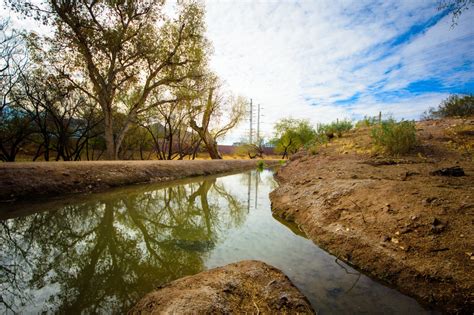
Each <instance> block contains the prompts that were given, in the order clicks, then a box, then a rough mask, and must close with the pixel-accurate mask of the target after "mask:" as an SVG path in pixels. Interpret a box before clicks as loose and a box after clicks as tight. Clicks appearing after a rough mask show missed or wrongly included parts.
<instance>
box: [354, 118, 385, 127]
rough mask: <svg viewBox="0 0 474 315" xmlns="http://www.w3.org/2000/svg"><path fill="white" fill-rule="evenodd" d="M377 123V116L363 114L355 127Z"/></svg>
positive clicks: (370, 125)
mask: <svg viewBox="0 0 474 315" xmlns="http://www.w3.org/2000/svg"><path fill="white" fill-rule="evenodd" d="M378 123H379V118H378V117H377V116H373V117H370V116H364V118H363V119H362V120H359V121H358V122H357V123H356V125H355V127H356V128H362V127H372V126H374V125H376V124H378Z"/></svg>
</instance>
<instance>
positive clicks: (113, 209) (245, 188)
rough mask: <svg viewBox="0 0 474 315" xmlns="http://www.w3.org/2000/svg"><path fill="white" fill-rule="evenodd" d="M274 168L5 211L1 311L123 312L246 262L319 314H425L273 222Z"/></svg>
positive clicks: (0, 214) (1, 213) (0, 236)
mask: <svg viewBox="0 0 474 315" xmlns="http://www.w3.org/2000/svg"><path fill="white" fill-rule="evenodd" d="M275 185H276V184H275V182H274V181H273V176H272V172H271V171H267V170H266V171H263V172H257V171H252V172H246V173H241V174H237V175H230V176H225V177H220V178H216V177H207V178H201V179H198V180H197V181H195V182H188V183H178V184H173V185H172V186H168V187H163V186H159V185H146V186H136V187H132V188H130V187H129V188H124V189H119V190H114V191H112V192H108V193H102V194H92V195H88V196H80V197H75V199H68V200H66V201H58V202H48V203H40V204H32V205H29V206H28V207H25V206H22V207H19V206H15V207H17V208H16V209H9V210H8V211H6V210H5V209H0V218H3V219H2V220H0V243H1V244H0V292H1V299H0V312H4V311H7V313H13V312H18V313H35V314H37V313H41V312H48V313H53V312H60V313H81V312H82V313H123V312H125V311H127V310H128V309H129V308H130V307H131V306H132V305H133V304H134V303H136V302H137V300H138V299H140V298H141V297H142V296H143V295H145V294H146V293H148V292H149V291H151V290H153V288H155V287H157V286H160V285H162V284H165V283H167V282H169V281H172V280H174V279H177V278H180V277H183V276H186V275H192V274H196V273H198V272H200V271H202V270H206V269H209V268H212V267H216V266H222V265H225V264H227V263H231V262H236V261H239V260H243V259H258V260H262V261H264V262H266V263H269V264H271V265H273V266H275V267H277V268H279V269H281V270H282V271H283V272H284V273H285V274H287V275H288V276H289V278H290V279H291V280H292V281H293V283H294V284H295V285H296V286H297V287H298V288H299V289H300V290H301V291H302V292H303V293H304V294H305V295H306V296H307V297H308V299H309V300H310V302H311V303H312V305H313V307H314V308H315V310H317V311H318V312H319V313H320V314H335V313H338V314H343V313H347V314H354V313H370V314H374V313H380V314H382V313H383V314H414V313H418V314H419V313H428V311H427V310H425V309H423V308H422V307H421V306H420V305H419V304H418V303H417V302H416V301H415V300H414V299H412V298H409V297H407V296H405V295H402V294H400V293H399V292H397V291H396V290H393V289H391V288H388V287H386V286H384V285H382V284H380V283H377V282H375V281H373V280H371V279H370V278H368V277H366V276H364V275H363V274H361V273H359V272H358V271H356V270H354V269H353V268H351V267H349V266H348V265H346V264H344V263H343V262H341V261H337V260H336V258H335V257H333V256H331V255H329V254H327V253H326V252H324V251H323V250H321V249H319V248H318V247H317V246H315V245H314V244H313V243H312V242H311V241H309V240H308V239H306V238H305V237H304V236H303V235H302V234H301V232H299V231H297V230H295V229H294V228H293V231H294V232H293V231H292V229H291V228H289V227H287V226H286V225H284V224H282V223H280V222H279V221H278V220H276V219H274V218H273V217H272V214H271V210H270V200H269V198H268V194H269V192H270V191H271V190H272V189H273V188H274V187H275Z"/></svg>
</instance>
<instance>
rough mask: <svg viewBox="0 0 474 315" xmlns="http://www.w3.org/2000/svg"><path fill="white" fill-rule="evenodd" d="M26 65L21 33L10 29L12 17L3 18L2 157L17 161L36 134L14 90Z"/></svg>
mask: <svg viewBox="0 0 474 315" xmlns="http://www.w3.org/2000/svg"><path fill="white" fill-rule="evenodd" d="M25 67H26V51H25V46H24V42H23V40H22V38H21V34H19V33H18V32H15V31H12V30H10V23H9V21H8V20H0V98H1V101H0V160H2V161H10V162H13V161H15V158H16V155H17V154H18V152H19V151H20V149H21V147H22V145H23V144H24V143H25V141H26V139H27V137H28V136H29V135H30V134H31V133H32V128H31V126H30V122H31V121H30V120H29V119H28V117H27V115H26V114H25V113H24V112H23V111H22V110H21V109H19V108H17V101H18V99H17V98H15V97H14V95H13V93H14V91H15V89H17V88H18V84H19V78H20V72H21V71H22V70H23V69H24V68H25Z"/></svg>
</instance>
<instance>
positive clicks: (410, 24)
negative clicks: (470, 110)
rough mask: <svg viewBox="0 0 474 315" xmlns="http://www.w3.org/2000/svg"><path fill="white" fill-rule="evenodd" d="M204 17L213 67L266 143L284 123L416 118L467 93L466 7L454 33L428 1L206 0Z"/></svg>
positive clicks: (471, 71) (472, 23)
mask: <svg viewBox="0 0 474 315" xmlns="http://www.w3.org/2000/svg"><path fill="white" fill-rule="evenodd" d="M206 11H207V13H206V23H207V36H208V38H209V40H210V41H211V42H212V45H213V49H214V54H213V56H212V57H211V61H210V63H211V68H212V69H213V71H215V72H216V73H217V74H218V75H219V76H220V77H221V78H222V79H223V80H224V81H225V82H226V84H227V87H228V88H229V89H230V90H231V91H233V92H234V93H236V94H240V95H243V96H245V97H247V98H248V99H249V100H250V98H252V100H253V103H254V104H261V107H262V110H261V112H262V115H263V116H262V117H261V121H262V125H261V130H262V135H264V136H270V135H271V132H272V126H273V124H274V123H275V122H276V121H277V120H278V119H281V118H283V117H293V118H304V119H309V120H310V121H311V122H312V123H314V124H316V123H327V122H331V121H334V120H336V119H344V118H348V119H352V120H357V119H361V118H363V117H364V116H365V115H371V116H374V115H378V113H379V111H382V114H383V115H389V114H390V115H392V116H393V117H395V118H398V119H402V118H404V119H418V118H420V116H421V114H422V113H423V112H424V111H425V110H426V109H428V108H429V107H432V106H437V105H438V104H439V103H440V101H441V100H443V99H444V98H446V97H447V96H448V95H449V94H450V93H474V7H472V8H471V9H470V10H467V11H465V12H464V13H463V14H462V15H461V17H460V18H459V20H458V21H457V25H455V26H454V27H453V26H452V16H451V15H449V14H448V13H447V12H444V11H440V10H438V3H437V1H428V0H408V1H349V0H344V1H337V0H331V1H324V0H318V1H309V0H307V1H289V0H288V1H243V0H240V1H237V0H234V1H216V0H209V1H206ZM254 128H255V127H254ZM248 130H249V123H248V122H245V123H243V124H242V125H241V126H240V127H239V128H238V129H237V130H234V132H232V134H230V135H229V136H228V137H226V139H224V140H223V142H224V143H232V142H233V141H238V140H240V139H241V138H244V137H247V138H248Z"/></svg>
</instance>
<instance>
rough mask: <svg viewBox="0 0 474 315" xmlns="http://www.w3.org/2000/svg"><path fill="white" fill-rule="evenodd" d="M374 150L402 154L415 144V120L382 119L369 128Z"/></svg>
mask: <svg viewBox="0 0 474 315" xmlns="http://www.w3.org/2000/svg"><path fill="white" fill-rule="evenodd" d="M370 136H371V138H372V141H373V144H374V146H375V149H376V150H381V151H383V152H384V153H387V154H390V155H399V154H404V153H407V152H409V151H410V150H412V149H413V148H414V147H415V146H416V143H417V141H416V129H415V122H413V121H406V120H402V121H400V122H396V121H395V120H393V119H390V120H387V121H383V122H382V123H380V124H378V125H375V126H373V127H372V129H371V134H370Z"/></svg>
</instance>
